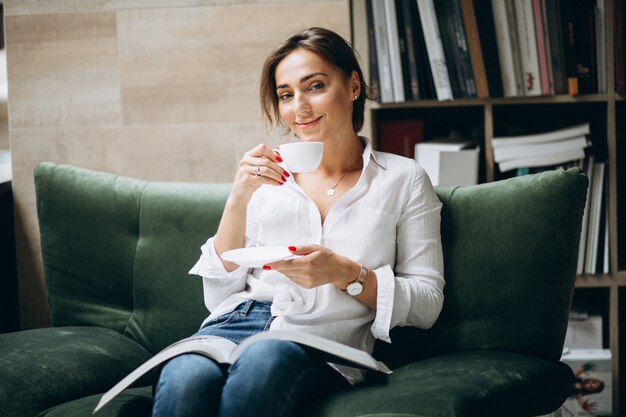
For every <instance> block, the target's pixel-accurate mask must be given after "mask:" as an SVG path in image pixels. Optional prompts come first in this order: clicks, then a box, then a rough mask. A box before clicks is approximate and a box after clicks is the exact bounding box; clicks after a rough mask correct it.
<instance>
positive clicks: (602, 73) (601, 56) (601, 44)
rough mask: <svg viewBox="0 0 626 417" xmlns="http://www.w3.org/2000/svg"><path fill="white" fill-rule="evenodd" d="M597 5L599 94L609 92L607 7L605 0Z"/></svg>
mask: <svg viewBox="0 0 626 417" xmlns="http://www.w3.org/2000/svg"><path fill="white" fill-rule="evenodd" d="M596 1H597V4H596V6H595V9H594V14H595V24H596V30H595V33H596V74H598V76H597V84H598V87H597V92H598V93H606V91H607V79H606V77H607V64H606V19H605V14H606V10H605V8H606V6H605V0H596Z"/></svg>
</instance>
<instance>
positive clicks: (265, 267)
mask: <svg viewBox="0 0 626 417" xmlns="http://www.w3.org/2000/svg"><path fill="white" fill-rule="evenodd" d="M263 269H265V270H266V271H269V270H270V269H272V267H271V266H269V265H263Z"/></svg>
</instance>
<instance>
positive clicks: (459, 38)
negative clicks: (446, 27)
mask: <svg viewBox="0 0 626 417" xmlns="http://www.w3.org/2000/svg"><path fill="white" fill-rule="evenodd" d="M450 5H451V6H452V12H453V14H452V16H453V19H454V36H455V39H456V45H457V53H458V54H459V57H460V59H461V67H460V71H461V80H462V82H463V83H464V86H463V88H464V89H465V91H466V97H469V98H473V97H477V91H476V80H475V76H474V69H473V67H472V61H471V58H470V52H469V46H468V44H467V35H466V29H465V23H464V21H463V14H462V12H461V4H460V0H454V1H450ZM444 52H445V51H444Z"/></svg>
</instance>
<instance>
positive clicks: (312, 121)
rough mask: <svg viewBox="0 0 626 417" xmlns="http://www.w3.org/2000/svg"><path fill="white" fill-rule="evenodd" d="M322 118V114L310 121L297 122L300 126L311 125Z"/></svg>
mask: <svg viewBox="0 0 626 417" xmlns="http://www.w3.org/2000/svg"><path fill="white" fill-rule="evenodd" d="M321 118H322V116H320V117H318V118H316V119H313V120H310V121H308V122H296V124H297V125H298V126H300V127H307V126H310V125H312V124H314V123H315V122H317V121H318V120H319V119H321Z"/></svg>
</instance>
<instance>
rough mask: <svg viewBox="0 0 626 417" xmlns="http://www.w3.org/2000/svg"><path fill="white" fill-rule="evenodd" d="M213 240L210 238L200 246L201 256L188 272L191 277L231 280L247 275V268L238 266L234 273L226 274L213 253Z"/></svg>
mask: <svg viewBox="0 0 626 417" xmlns="http://www.w3.org/2000/svg"><path fill="white" fill-rule="evenodd" d="M213 240H214V238H210V239H209V240H207V242H206V243H205V244H204V245H202V247H201V248H200V250H201V251H202V254H201V255H200V259H198V262H196V264H195V265H194V266H193V267H192V268H191V269H190V270H189V274H191V275H199V276H201V277H203V278H209V279H232V278H239V277H241V276H245V275H247V274H248V268H246V267H243V266H240V267H239V268H237V269H235V270H234V271H231V272H228V271H227V270H226V268H224V264H223V263H222V259H221V258H220V257H219V255H218V254H217V252H216V251H215V245H214V242H213Z"/></svg>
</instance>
